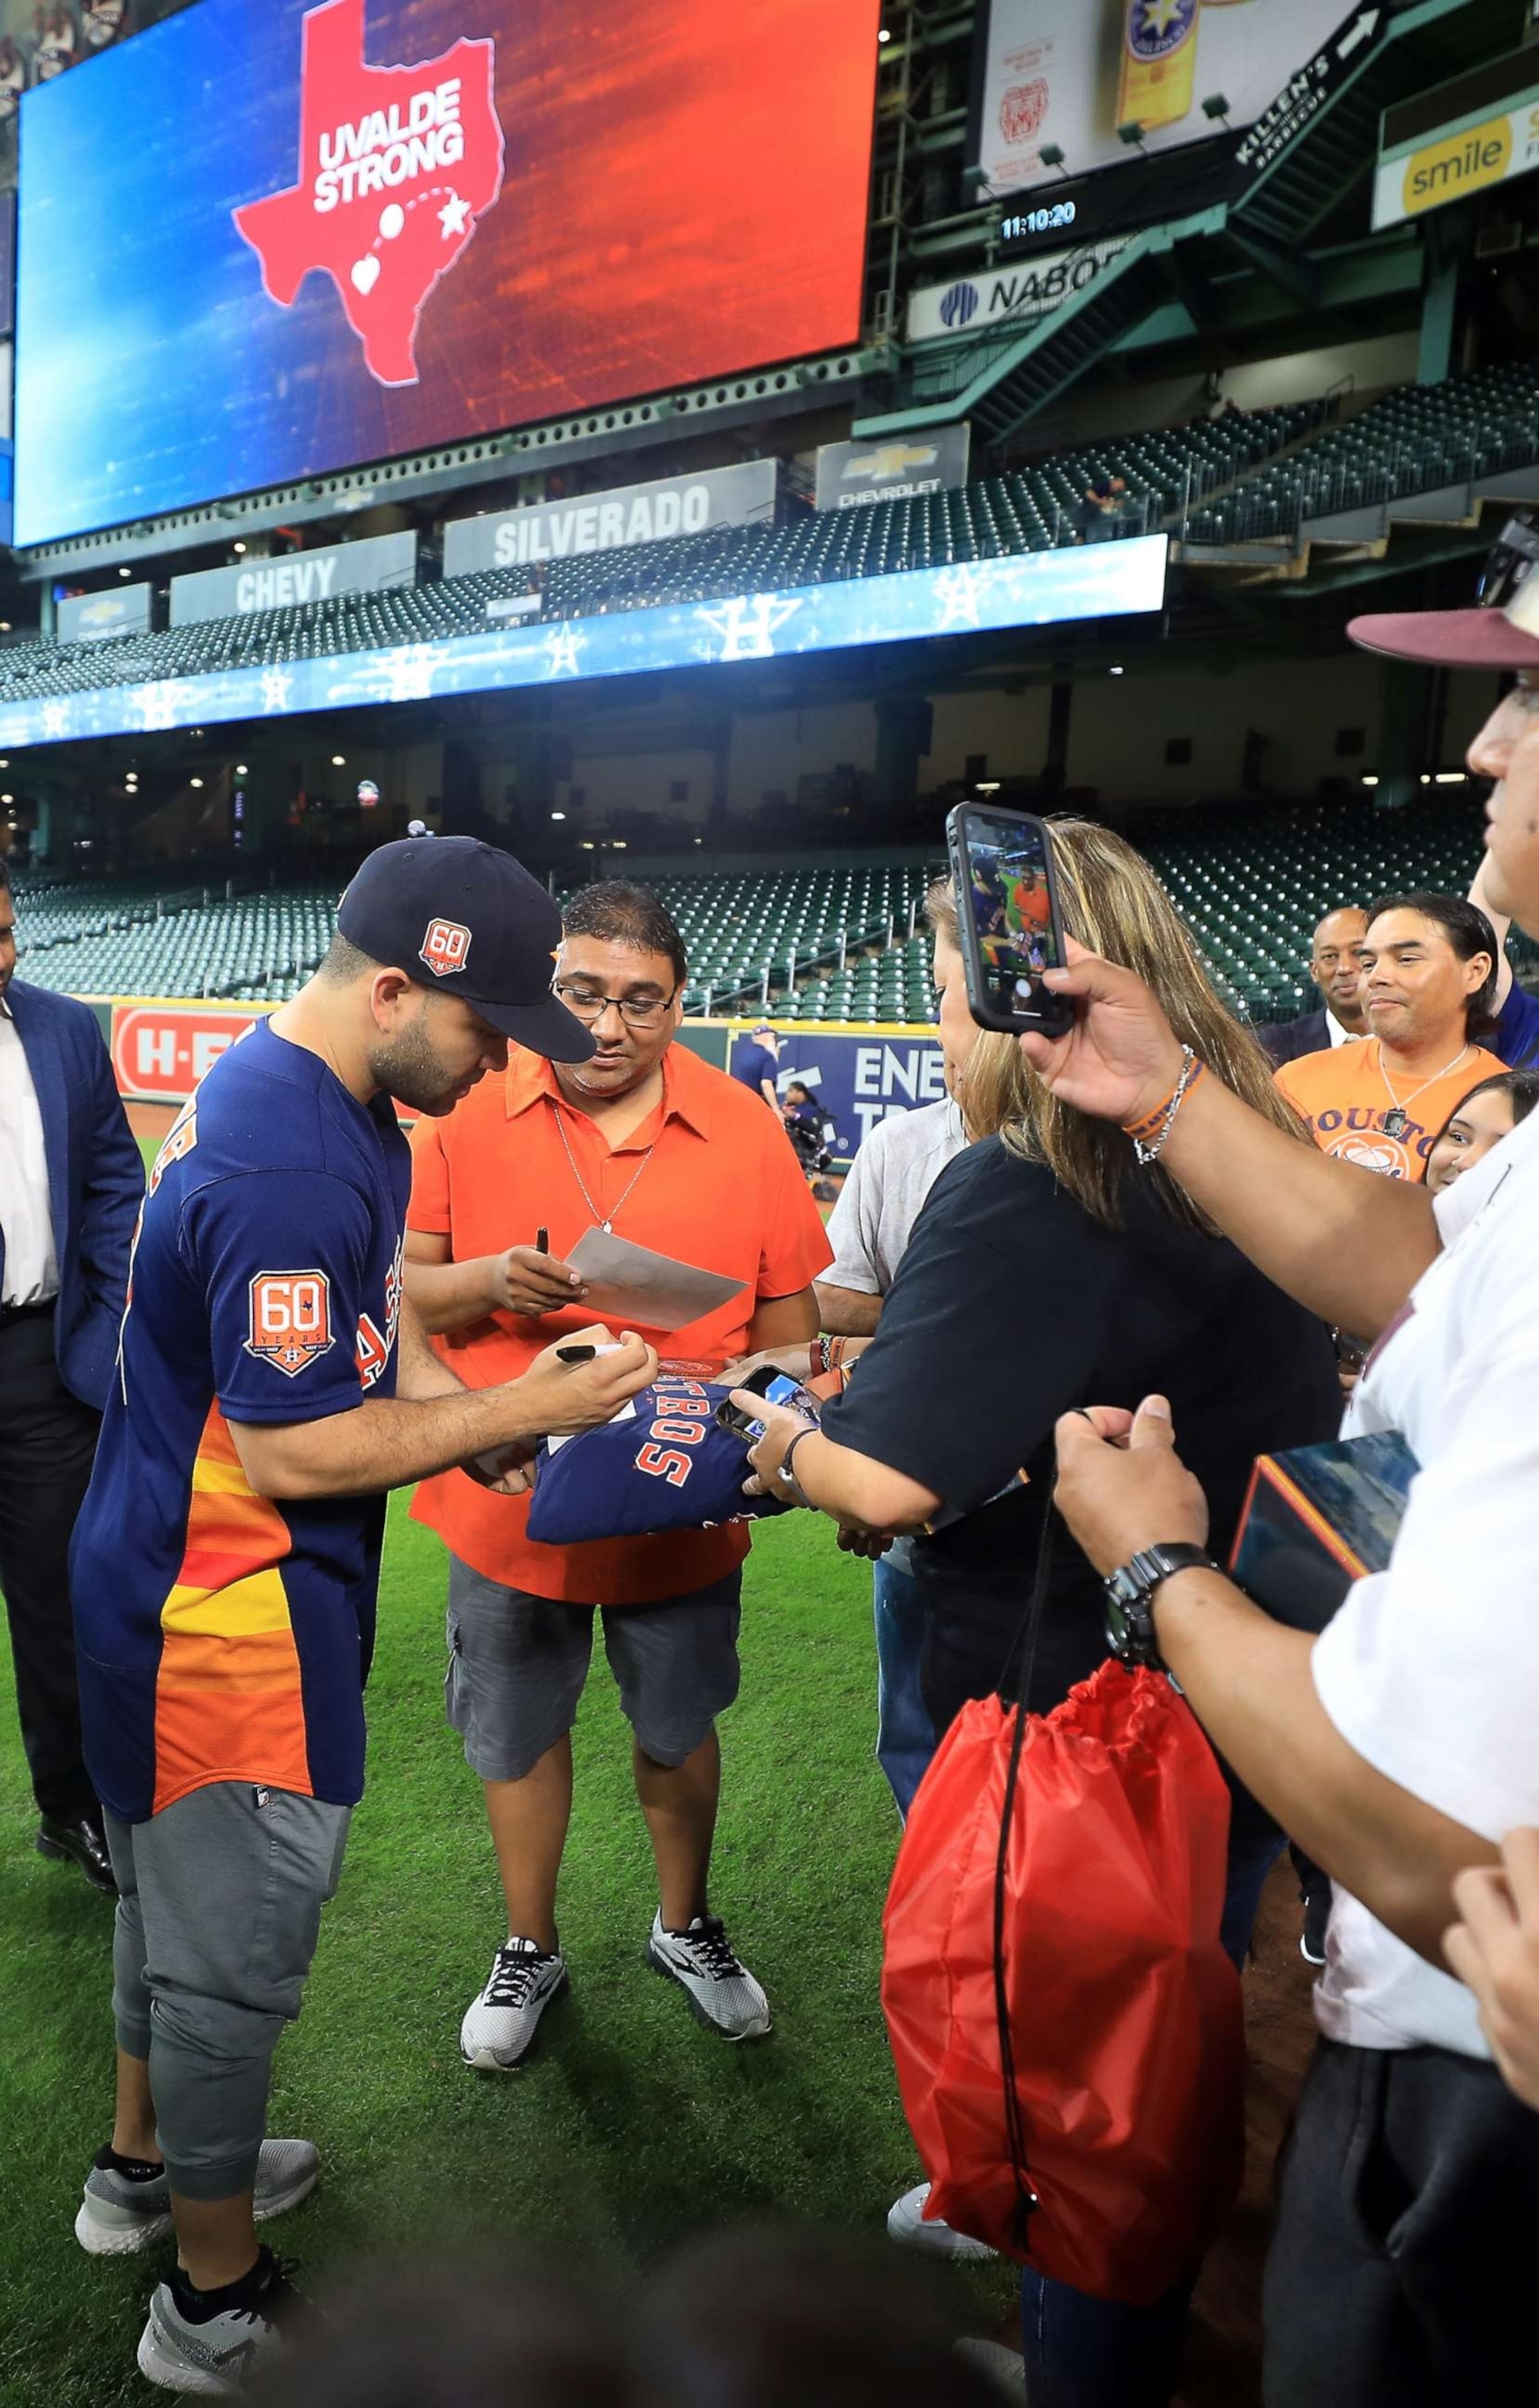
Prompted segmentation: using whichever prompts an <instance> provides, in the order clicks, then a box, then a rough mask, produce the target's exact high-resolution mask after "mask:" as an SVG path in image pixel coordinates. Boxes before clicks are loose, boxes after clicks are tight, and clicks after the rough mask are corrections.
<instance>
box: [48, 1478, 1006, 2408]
mask: <svg viewBox="0 0 1539 2408" xmlns="http://www.w3.org/2000/svg"><path fill="white" fill-rule="evenodd" d="M445 1585H446V1573H445V1558H444V1555H443V1552H442V1549H441V1547H440V1546H439V1543H438V1541H436V1539H435V1538H434V1537H433V1536H432V1534H431V1533H429V1532H427V1531H424V1530H421V1529H419V1528H417V1527H415V1526H414V1525H412V1524H411V1523H410V1522H408V1520H407V1518H406V1510H405V1500H404V1499H402V1498H396V1499H395V1500H394V1503H393V1505H392V1520H391V1532H390V1541H389V1545H388V1549H387V1553H386V1557H385V1572H384V1580H383V1584H382V1588H381V1594H380V1615H379V1623H380V1628H379V1647H378V1656H377V1658H376V1664H375V1670H374V1677H373V1680H372V1683H371V1684H370V1692H369V1703H370V1724H371V1730H372V1739H371V1746H370V1760H369V1789H368V1795H367V1797H366V1798H365V1799H364V1801H363V1806H362V1807H361V1809H360V1810H359V1813H358V1815H357V1818H356V1820H355V1823H354V1826H353V1834H352V1840H351V1842H350V1846H349V1856H348V1863H347V1869H346V1871H345V1873H344V1876H343V1881H342V1887H341V1891H340V1894H339V1896H338V1897H337V1898H336V1899H335V1901H334V1903H333V1904H332V1906H331V1907H329V1908H328V1910H327V1914H326V1920H325V1926H324V1929H323V1932H322V1937H321V1948H320V1952H319V1955H318V1957H317V1959H316V1964H315V1969H314V1972H313V1975H312V1978H311V1982H310V1986H309V1991H308V1995H307V2000H306V2009H305V2014H304V2018H303V2020H302V2021H301V2023H300V2024H299V2025H298V2026H297V2028H295V2029H294V2030H293V2031H292V2033H290V2034H289V2035H288V2037H287V2038H286V2039H285V2041H284V2043H283V2045H282V2047H281V2049H280V2051H279V2054H278V2069H277V2081H276V2087H275V2092H274V2099H273V2108H272V2128H273V2129H274V2130H275V2131H278V2132H302V2133H306V2134H307V2135H308V2136H309V2137H311V2138H312V2139H313V2140H315V2141H316V2142H318V2143H319V2144H320V2146H321V2150H322V2153H323V2156H324V2159H325V2175H324V2180H323V2183H322V2186H321V2189H320V2191H319V2192H318V2193H317V2194H316V2196H315V2198H314V2199H313V2200H309V2201H308V2202H306V2205H305V2206H304V2207H302V2208H300V2209H299V2210H297V2211H296V2212H295V2213H294V2214H292V2216H289V2217H287V2218H285V2219H284V2221H283V2222H282V2224H281V2225H278V2226H275V2227H274V2228H273V2229H272V2235H271V2237H272V2238H273V2239H274V2240H275V2241H276V2242H277V2243H278V2245H279V2247H280V2248H281V2249H282V2250H283V2251H284V2253H285V2254H291V2253H292V2255H293V2256H295V2257H297V2258H298V2259H299V2260H300V2261H301V2267H302V2272H301V2281H302V2282H303V2283H306V2285H309V2286H314V2287H316V2288H317V2289H318V2290H322V2291H323V2289H324V2286H325V2285H326V2283H327V2282H328V2280H330V2279H331V2278H332V2276H333V2274H334V2272H335V2270H338V2269H343V2268H346V2267H348V2266H350V2265H353V2264H356V2262H357V2261H358V2259H359V2258H360V2257H362V2256H363V2254H364V2253H366V2252H367V2251H368V2250H370V2249H371V2248H373V2247H375V2246H378V2245H385V2246H389V2247H392V2248H401V2247H403V2246H407V2247H409V2246H411V2245H414V2244H420V2245H421V2246H423V2247H431V2248H433V2249H435V2250H443V2251H446V2252H453V2251H454V2250H455V2249H456V2248H458V2247H459V2246H460V2245H461V2244H462V2243H465V2242H466V2241H468V2240H471V2239H477V2238H479V2239H481V2240H483V2241H484V2240H485V2239H487V2238H488V2237H489V2236H493V2237H494V2236H498V2235H508V2236H520V2237H522V2238H524V2239H526V2240H532V2241H534V2242H536V2243H544V2244H549V2245H553V2246H555V2247H556V2248H557V2249H559V2250H560V2251H561V2252H562V2253H563V2255H564V2254H566V2253H568V2252H573V2253H577V2255H579V2256H582V2257H587V2258H590V2259H591V2260H593V2261H596V2262H598V2263H601V2264H605V2263H607V2264H609V2265H613V2264H614V2263H615V2262H616V2260H617V2258H618V2259H619V2260H620V2261H623V2262H627V2263H635V2262H643V2263H644V2262H645V2261H646V2260H647V2259H648V2257H651V2256H653V2255H655V2254H656V2253H657V2252H658V2251H660V2250H661V2249H663V2248H664V2247H666V2246H667V2245H668V2243H671V2242H673V2241H674V2240H676V2239H677V2238H678V2237H679V2236H681V2235H683V2234H686V2233H689V2232H691V2231H694V2230H697V2229H700V2228H702V2227H704V2226H708V2225H712V2224H716V2223H720V2222H730V2221H732V2220H734V2219H740V2218H745V2217H747V2218H749V2219H762V2218H763V2217H765V2216H767V2215H772V2214H792V2215H795V2216H798V2217H805V2218H810V2219H814V2220H816V2221H818V2222H819V2223H822V2224H828V2225H833V2226H838V2227H843V2228H847V2229H849V2228H854V2229H865V2230H867V2231H872V2232H876V2233H879V2232H880V2229H881V2217H882V2215H883V2214H885V2211H886V2208H887V2206H888V2204H889V2202H890V2201H891V2199H892V2198H893V2197H895V2196H896V2194H897V2192H898V2191H900V2190H901V2189H904V2188H905V2187H906V2186H907V2185H908V2184H909V2183H910V2182H912V2181H913V2180H914V2179H915V2160H914V2156H913V2151H912V2147H911V2144H910V2143H909V2141H908V2139H907V2135H906V2133H905V2127H904V2122H903V2117H902V2114H901V2112H900V2110H899V2107H898V2102H897V2097H896V2091H895V2087H894V2085H893V2080H892V2074H891V2065H890V2061H889V2058H888V2053H887V2047H886V2042H885V2039H884V2035H883V2029H882V2020H881V2014H880V2010H879V2006H878V2002H877V1974H878V1967H879V1959H880V1928H879V1922H880V1914H881V1904H882V1899H883V1895H884V1891H885V1887H886V1883H887V1878H888V1874H889V1872H890V1870H891V1860H892V1855H893V1850H894V1845H895V1842H896V1838H897V1824H896V1818H895V1816H894V1813H893V1809H892V1801H891V1796H890V1795H889V1792H888V1789H887V1785H886V1784H885V1782H884V1781H883V1779H882V1777H881V1775H880V1774H879V1772H878V1771H877V1770H876V1765H875V1764H874V1762H873V1761H872V1756H871V1747H872V1738H873V1726H874V1713H875V1707H874V1696H875V1670H874V1652H873V1645H872V1639H871V1625H870V1604H869V1595H870V1591H869V1573H868V1570H867V1569H866V1567H865V1566H864V1565H863V1564H859V1563H856V1562H854V1561H852V1560H851V1559H850V1558H848V1557H846V1556H841V1555H838V1554H837V1553H836V1551H835V1550H834V1545H833V1543H832V1534H831V1533H830V1532H829V1531H828V1530H827V1529H826V1527H824V1526H822V1525H820V1524H815V1523H814V1522H813V1521H812V1520H811V1518H810V1517H809V1516H804V1515H800V1514H798V1515H795V1516H788V1517H787V1519H786V1520H785V1521H784V1522H780V1523H777V1524H776V1525H774V1526H772V1527H770V1528H769V1529H767V1530H766V1531H765V1532H764V1533H763V1534H762V1538H761V1540H760V1541H759V1544H758V1546H757V1548H756V1551H755V1555H754V1557H753V1559H752V1562H751V1563H750V1565H749V1568H748V1583H747V1587H746V1592H745V1613H744V1628H743V1661H744V1680H743V1695H742V1699H741V1700H740V1702H739V1703H738V1705H737V1706H736V1707H735V1708H734V1711H733V1712H732V1713H731V1714H730V1715H728V1716H727V1717H726V1718H725V1720H724V1722H723V1725H722V1737H723V1743H724V1748H725V1754H726V1782H725V1796H724V1802H723V1812H722V1819H721V1828H720V1839H719V1843H718V1852H717V1871H716V1880H715V1887H714V1902H715V1904H716V1905H717V1908H718V1911H719V1912H720V1913H722V1914H724V1915H725V1916H726V1917H727V1921H728V1928H729V1929H730V1930H731V1932H732V1933H733V1935H734V1938H735V1939H736V1941H737V1942H738V1944H739V1945H740V1946H741V1948H742V1950H743V1953H744V1955H745V1956H746V1957H748V1960H749V1962H750V1963H751V1964H752V1966H753V1968H754V1971H756V1972H757V1973H758V1974H759V1976H760V1978H761V1979H762V1981H763V1983H764V1985H765V1986H766V1988H767V1990H768V1992H769V1995H770V1999H771V2001H772V2004H773V2006H774V2010H775V2018H776V2028H775V2033H774V2036H773V2037H772V2038H771V2039H770V2040H768V2041H766V2042H762V2043H760V2044H758V2045H756V2046H752V2047H743V2048H734V2047H732V2046H730V2045H729V2044H727V2043H726V2042H721V2041H719V2040H717V2039H715V2038H714V2037H713V2036H712V2035H711V2034H710V2033H708V2032H706V2031H704V2030H703V2029H702V2028H700V2027H699V2026H698V2025H697V2024H696V2023H695V2022H694V2021H693V2020H692V2018H691V2015H690V2014H689V2012H688V2009H687V2007H686V2004H685V2001H684V2000H683V1998H682V1996H681V1995H680V1994H679V1993H678V1992H677V1990H675V1989H674V1988H673V1987H672V1986H671V1985H668V1984H666V1983H663V1982H662V1981H660V1980H659V1979H658V1978H657V1976H656V1975H655V1974H653V1973H652V1972H650V1971H648V1968H647V1966H646V1965H645V1963H644V1961H643V1949H644V1946H645V1942H646V1937H647V1931H648V1925H649V1923H650V1920H651V1916H652V1911H653V1907H654V1905H655V1902H656V1899H655V1890H654V1887H653V1885H652V1881H651V1868H650V1858H649V1855H648V1847H647V1841H646V1834H645V1830H644V1828H643V1826H642V1823H641V1819H640V1815H639V1813H638V1812H637V1810H636V1808H635V1805H634V1799H633V1796H632V1792H631V1785H630V1768H629V1742H628V1733H627V1730H626V1727H625V1724H624V1722H623V1720H622V1718H621V1715H620V1708H619V1702H618V1698H617V1694H616V1691H615V1688H614V1684H613V1683H612V1681H611V1679H610V1677H609V1673H608V1670H607V1667H606V1665H605V1663H604V1661H603V1656H602V1651H600V1653H599V1656H598V1660H597V1662H596V1664H595V1668H594V1672H593V1676H592V1678H591V1682H590V1684H589V1688H588V1692H587V1695H586V1696H585V1698H584V1700H583V1706H582V1712H581V1717H580V1720H579V1723H578V1727H577V1738H576V1748H577V1808H576V1813H575V1818H574V1824H573V1830H572V1836H571V1841H570V1843H569V1847H568V1852H567V1858H566V1867H565V1872H564V1876H563V1894H562V1906H561V1922H562V1940H563V1948H564V1949H565V1952H566V1955H567V1957H568V1961H569V1963H570V1965H571V1969H572V1989H571V1992H570V1994H569V1995H568V1996H567V1997H566V1998H565V1999H563V2000H560V2001H558V2003H557V2004H556V2005H555V2006H554V2007H553V2008H552V2009H551V2010H550V2013H549V2018H548V2020H547V2023H546V2025H545V2027H544V2035H543V2041H542V2046H541V2049H540V2051H539V2053H538V2055H537V2056H536V2057H534V2059H533V2060H532V2061H531V2064H530V2066H529V2068H528V2070H527V2071H525V2072H523V2073H521V2074H520V2075H517V2076H513V2077H508V2078H498V2077H486V2076H477V2075H474V2074H471V2073H469V2072H467V2071H465V2070H464V2068H463V2065H462V2064H461V2061H460V2057H459V2051H458V2046H457V2035H458V2031H459V2022H460V2016H461V2014H462V2012H463V2008H464V2006H465V2004H466V2002H467V2000H469V1998H470V1997H471V1995H472V1994H473V1993H474V1991H475V1990H476V1989H477V1987H478V1986H479V1985H480V1984H481V1982H482V1981H483V1980H484V1979H485V1976H486V1969H487V1966H488V1964H489V1962H490V1960H491V1955H492V1949H493V1947H494V1946H495V1945H496V1943H497V1942H498V1941H499V1940H500V1939H501V1938H502V1936H503V1923H502V1920H501V1917H500V1914H499V1896H498V1892H497V1887H496V1881H495V1875H494V1872H493V1868H492V1856H491V1850H490V1845H489V1842H488V1840H487V1836H486V1831H485V1828H484V1824H483V1821H482V1817H481V1813H480V1806H479V1792H478V1788H477V1784H476V1783H475V1782H474V1781H473V1779H472V1777H471V1775H470V1774H469V1772H468V1771H467V1770H466V1768H465V1765H464V1763H463V1757H462V1756H461V1754H460V1745H459V1742H458V1741H457V1739H456V1738H455V1737H454V1735H453V1733H452V1732H450V1731H449V1728H448V1727H447V1726H446V1724H445V1722H444V1718H443V1709H442V1699H441V1693H440V1684H441V1678H442V1671H443V1605H444V1594H445ZM10 1695H11V1693H10V1686H9V1668H8V1663H7V1665H6V1666H5V1667H4V1671H3V1686H0V1947H3V1951H4V1975H3V1985H0V1986H3V1994H4V1999H5V2047H4V2052H3V2062H0V2130H3V2132H4V2134H5V2140H6V2149H5V2165H6V2180H5V2186H4V2194H3V2199H4V2204H3V2206H0V2219H3V2221H0V2401H4V2402H5V2403H6V2408H112V2403H114V2402H117V2401H132V2400H140V2401H142V2400H144V2399H146V2398H148V2397H149V2393H148V2389H147V2386H144V2385H143V2384H142V2383H141V2382H140V2380H139V2378H138V2376H137V2374H136V2373H135V2370H134V2358H133V2352H134V2344H135V2341H136V2339H137V2335H138V2330H139V2327H140V2323H141V2321H142V2312H143V2306H144V2302H145V2300H146V2299H147V2297H148V2291H149V2286H150V2279H151V2272H152V2265H153V2262H154V2261H151V2260H146V2259H138V2260H135V2259H128V2260H125V2261H113V2260H109V2259H92V2258H88V2257H85V2256H84V2255H83V2254H82V2253H81V2252H80V2250H79V2249H78V2245H77V2243H76V2242H75V2240H74V2237H73V2233H72V2230H71V2226H72V2222H73V2218H74V2214H75V2210H76V2207H77V2205H78V2199H79V2186H80V2183H81V2180H82V2178H83V2176H84V2173H85V2171H86V2169H87V2167H88V2166H89V2164H90V2161H91V2158H92V2156H93V2153H94V2151H95V2150H96V2148H97V2147H98V2146H99V2145H100V2144H101V2143H102V2142H103V2141H104V2140H105V2139H106V2138H107V2134H108V2130H109V2125H110V2114H109V2108H110V2084H111V2052H112V2026H111V2015H110V2005H109V1991H110V1961H109V1957H110V1926H111V1908H110V1903H109V1901H107V1900H106V1899H102V1898H100V1897H98V1896H96V1895H95V1894H94V1893H93V1892H92V1891H91V1890H89V1889H88V1888H87V1886H86V1885H85V1883H84V1881H83V1880H81V1878H80V1876H79V1875H78V1873H77V1872H75V1871H73V1869H72V1868H68V1867H64V1866H61V1865H56V1864H49V1863H45V1862H44V1860H43V1859H42V1858H41V1857H39V1856H36V1854H35V1853H34V1852H33V1848H32V1832H33V1826H34V1815H33V1812H32V1806H31V1799H30V1796H29V1793H28V1790H27V1786H26V1781H25V1772H24V1767H23V1764H22V1760H21V1747H20V1743H19V1740H18V1737H17V1732H16V1727H15V1719H14V1711H13V1708H12V1707H11V1704H10ZM973 2287H974V2293H975V2305H976V2314H977V2318H978V2321H979V2323H980V2325H981V2326H983V2327H988V2328H995V2327H997V2325H998V2322H999V2319H1000V2318H1001V2316H1002V2315H1004V2314H1005V2311H1006V2306H1007V2301H1008V2297H1009V2289H1010V2285H1009V2280H1008V2277H1007V2276H1006V2275H1005V2273H1004V2272H1003V2271H996V2270H992V2269H990V2270H986V2272H985V2274H984V2276H983V2278H982V2279H981V2280H979V2281H976V2282H975V2284H974V2286H973Z"/></svg>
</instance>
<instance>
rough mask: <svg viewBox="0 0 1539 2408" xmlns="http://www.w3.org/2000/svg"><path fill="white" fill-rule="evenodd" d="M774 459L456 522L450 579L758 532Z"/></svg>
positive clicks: (448, 542)
mask: <svg viewBox="0 0 1539 2408" xmlns="http://www.w3.org/2000/svg"><path fill="white" fill-rule="evenodd" d="M776 474H777V462H775V461H774V460H746V461H744V462H743V464H742V466H739V467H734V468H702V469H701V470H700V471H699V472H698V474H696V475H694V476H692V477H660V478H659V479H658V480H657V481H656V482H655V483H653V484H649V485H620V486H619V487H617V488H616V489H615V490H614V491H613V492H611V493H604V494H582V495H578V496H577V498H576V499H575V500H573V501H570V502H541V503H539V504H537V505H535V506H534V508H531V509H521V510H502V511H499V512H496V513H493V514H492V515H491V516H489V517H486V518H477V519H450V521H449V524H448V525H447V526H446V527H445V529H444V575H445V576H446V577H471V576H474V575H475V574H476V573H477V570H479V569H484V568H524V567H533V566H534V565H535V563H536V562H538V561H544V560H569V559H572V558H573V557H575V556H576V555H577V553H579V552H619V551H620V550H621V549H622V548H623V547H624V546H625V545H627V544H633V543H662V542H663V541H664V540H665V538H667V537H669V536H674V535H703V534H704V533H705V529H706V528H707V527H719V526H757V525H758V524H760V523H762V521H764V520H766V519H770V518H773V517H774V515H775V493H776Z"/></svg>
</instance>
